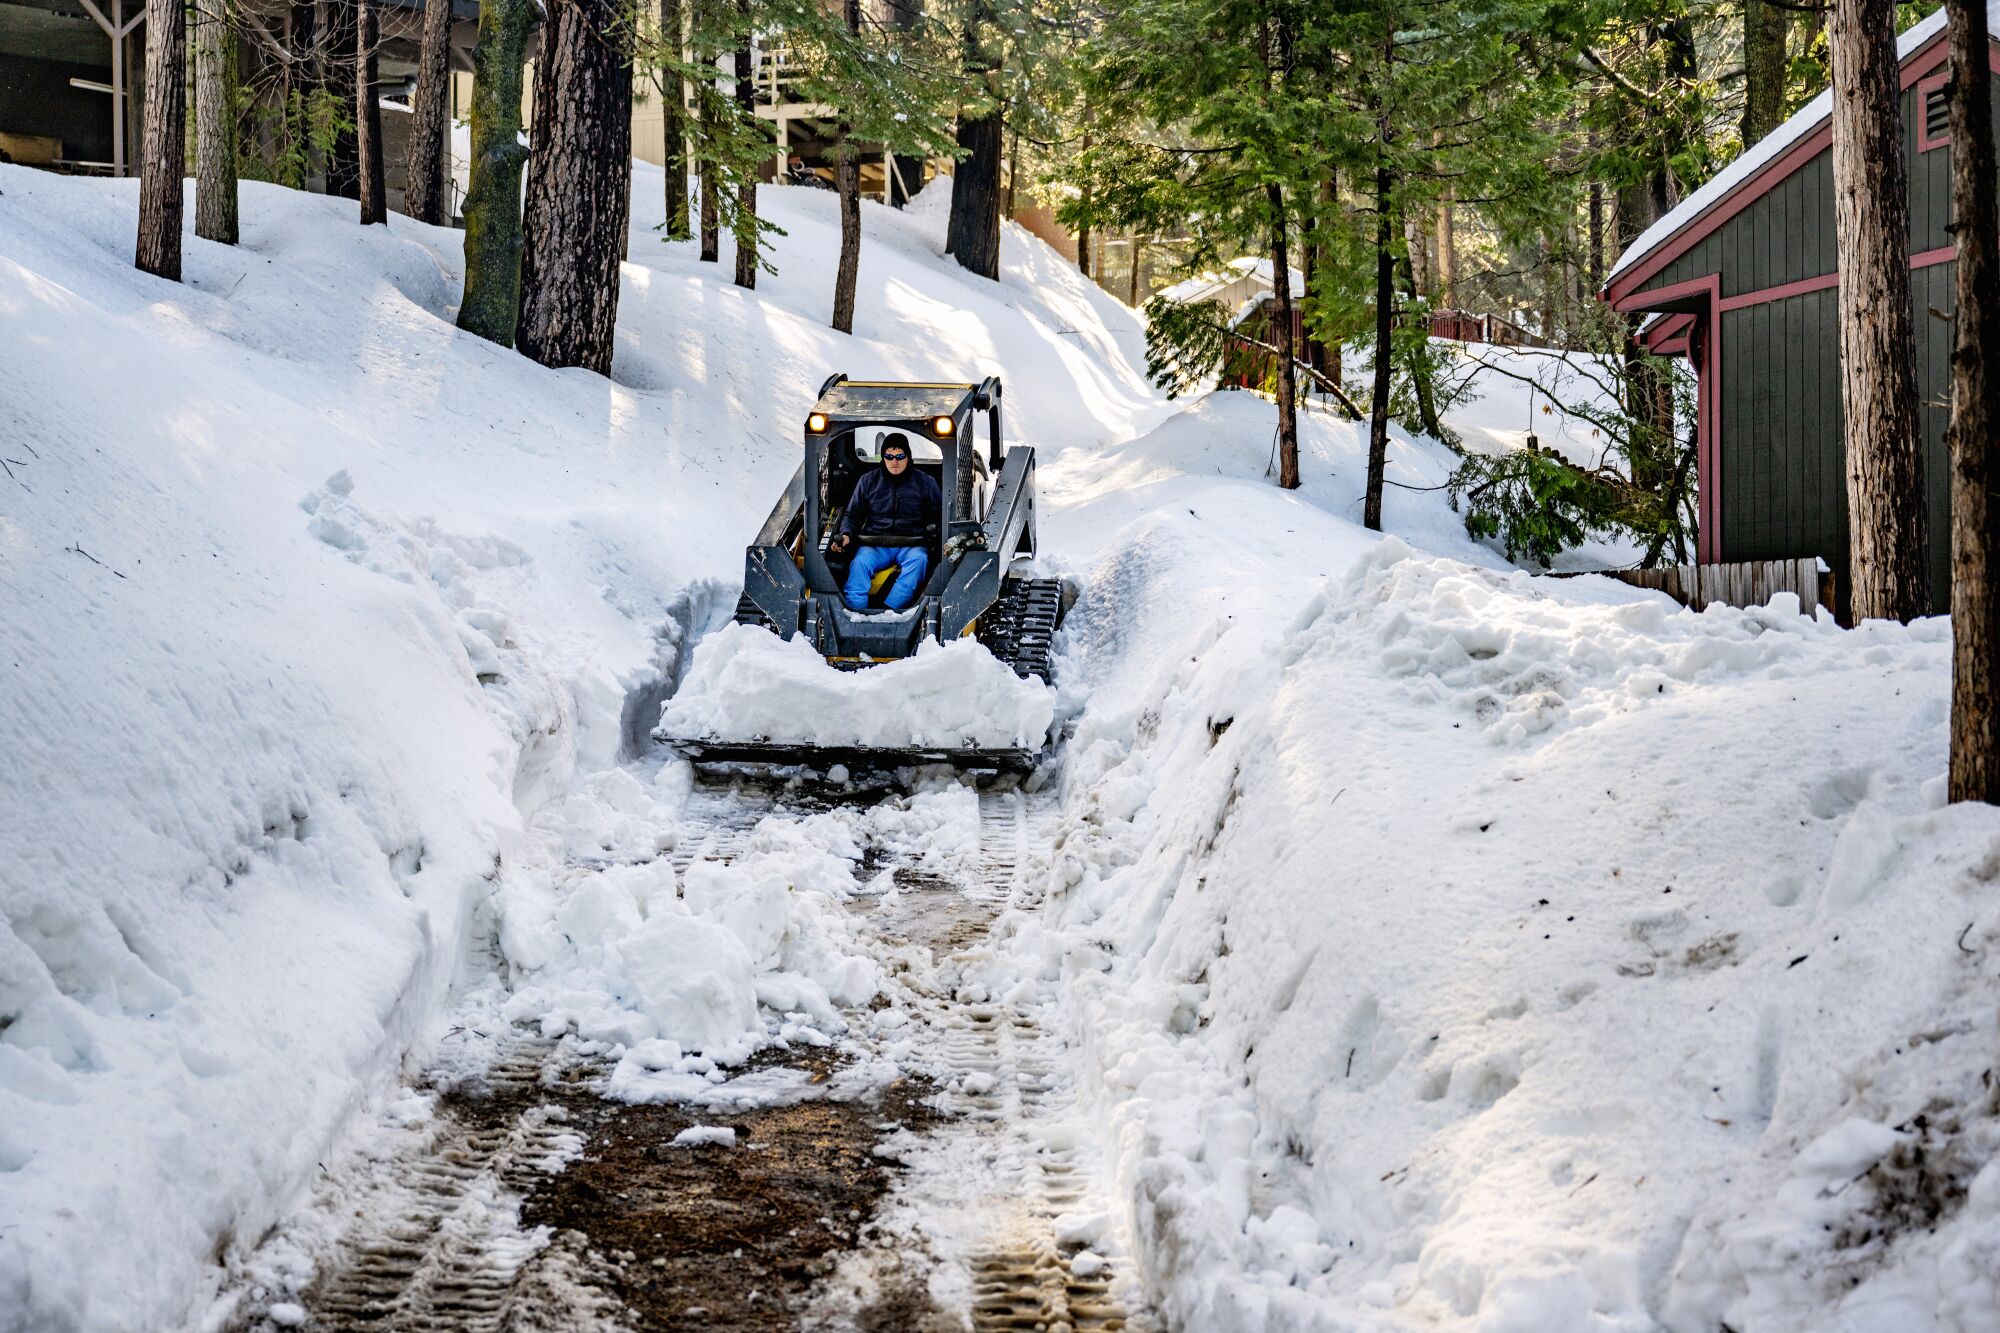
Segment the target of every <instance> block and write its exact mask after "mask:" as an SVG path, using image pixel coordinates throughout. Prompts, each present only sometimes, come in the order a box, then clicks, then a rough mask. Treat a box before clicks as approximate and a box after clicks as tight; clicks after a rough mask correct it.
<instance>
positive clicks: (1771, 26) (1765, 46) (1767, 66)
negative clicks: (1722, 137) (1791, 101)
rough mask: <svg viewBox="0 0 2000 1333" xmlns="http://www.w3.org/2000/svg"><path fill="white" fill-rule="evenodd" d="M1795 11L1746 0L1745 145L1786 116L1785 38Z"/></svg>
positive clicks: (1787, 68) (1787, 71)
mask: <svg viewBox="0 0 2000 1333" xmlns="http://www.w3.org/2000/svg"><path fill="white" fill-rule="evenodd" d="M1790 27H1791V13H1790V11H1789V10H1787V9H1784V8H1781V7H1780V6H1778V5H1775V4H1773V3H1771V0H1743V146H1744V147H1745V148H1749V147H1750V146H1751V145H1753V144H1755V143H1756V142H1757V141H1758V140H1759V139H1762V138H1763V137H1764V136H1765V135H1767V134H1769V133H1770V132H1771V131H1772V130H1775V129H1777V128H1778V126H1779V125H1780V124H1781V123H1782V122H1783V121H1784V119H1785V82H1786V79H1787V78H1788V76H1789V74H1790V66H1789V64H1788V63H1787V61H1786V58H1785V38H1786V36H1787V34H1788V30H1789V29H1790Z"/></svg>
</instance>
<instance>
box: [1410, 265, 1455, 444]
mask: <svg viewBox="0 0 2000 1333" xmlns="http://www.w3.org/2000/svg"><path fill="white" fill-rule="evenodd" d="M1405 272H1406V273H1408V274H1409V286H1408V288H1407V291H1408V294H1409V297H1410V304H1411V305H1412V306H1413V307H1414V306H1415V305H1416V303H1417V299H1418V296H1419V293H1420V291H1421V289H1420V288H1419V287H1418V286H1417V275H1416V263H1415V261H1414V260H1412V262H1411V263H1410V265H1409V267H1408V268H1407V269H1405ZM1407 369H1408V372H1409V376H1410V391H1411V393H1412V394H1413V395H1414V396H1415V397H1416V400H1417V421H1418V423H1419V424H1420V425H1422V426H1423V428H1424V434H1426V435H1428V436H1430V437H1431V438H1432V439H1434V440H1443V439H1445V438H1446V436H1445V428H1444V422H1443V421H1441V420H1439V419H1438V411H1437V388H1436V385H1435V384H1434V383H1433V382H1432V378H1431V372H1430V366H1429V363H1428V362H1427V361H1426V360H1425V359H1424V357H1423V356H1422V355H1415V356H1412V357H1411V358H1410V363H1409V366H1408V367H1407Z"/></svg>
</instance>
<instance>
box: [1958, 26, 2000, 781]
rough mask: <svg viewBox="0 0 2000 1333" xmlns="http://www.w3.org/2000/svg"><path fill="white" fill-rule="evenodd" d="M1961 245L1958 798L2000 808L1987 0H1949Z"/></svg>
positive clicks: (1996, 307) (1999, 411)
mask: <svg viewBox="0 0 2000 1333" xmlns="http://www.w3.org/2000/svg"><path fill="white" fill-rule="evenodd" d="M1945 8H1946V10H1947V11H1948V14H1949V19H1948V26H1949V28H1950V36H1949V41H1950V43H1951V90H1950V98H1951V176H1952V216H1953V217H1954V219H1955V220H1956V221H1955V224H1954V228H1953V235H1954V238H1955V239H1956V240H1957V242H1958V271H1957V274H1956V282H1957V288H1958V290H1957V298H1958V299H1957V306H1958V315H1957V328H1956V330H1955V337H1954V341H1953V347H1952V353H1951V365H1952V394H1951V429H1950V432H1949V435H1950V444H1951V461H1952V486H1951V532H1952V542H1951V629H1952V656H1951V777H1950V787H1951V799H1952V800H1954V801H1985V802H1986V803H1987V804H1989V805H2000V445H1996V442H1995V438H1994V437H1995V435H1996V434H2000V367H1996V366H1995V365H1994V364H1993V359H1992V358H1993V357H1994V355H1995V354H1996V351H2000V204H1996V201H1995V198H1994V194H1995V187H1994V179H1993V178H1994V166H1995V164H1994V148H1993V113H1992V105H1993V93H1992V84H1993V76H1992V71H1991V68H1990V67H1989V65H1988V57H1987V50H1988V45H1989V43H1988V36H1989V34H1988V32H1987V28H1986V4H1985V0H1946V5H1945Z"/></svg>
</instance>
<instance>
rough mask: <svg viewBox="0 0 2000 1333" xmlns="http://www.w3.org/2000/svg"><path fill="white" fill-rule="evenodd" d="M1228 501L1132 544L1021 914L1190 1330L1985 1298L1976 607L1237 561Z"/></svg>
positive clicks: (1095, 608)
mask: <svg viewBox="0 0 2000 1333" xmlns="http://www.w3.org/2000/svg"><path fill="white" fill-rule="evenodd" d="M1207 512H1208V511H1206V510H1204V513H1205V514H1206V513H1207ZM1193 525H1194V520H1193V519H1191V518H1188V519H1183V520H1180V521H1177V522H1174V523H1171V524H1167V523H1164V522H1163V520H1160V519H1158V518H1155V519H1153V520H1152V521H1151V522H1150V523H1147V524H1145V525H1144V526H1143V527H1142V528H1141V529H1140V531H1139V532H1138V533H1133V532H1124V533H1117V534H1113V535H1112V536H1111V537H1109V538H1108V539H1107V540H1106V542H1105V553H1104V556H1103V558H1102V560H1101V561H1100V563H1099V564H1098V565H1097V566H1096V567H1095V568H1094V569H1093V570H1092V571H1090V576H1089V581H1088V582H1087V583H1086V585H1085V591H1084V593H1083V596H1082V598H1081V600H1080V601H1079V602H1078V616H1079V617H1080V618H1079V619H1078V620H1076V621H1074V622H1073V624H1074V632H1073V640H1072V645H1071V647H1072V653H1073V660H1072V662H1071V663H1070V665H1071V667H1072V669H1073V671H1074V672H1075V673H1077V674H1079V675H1083V676H1086V677H1087V678H1089V679H1090V680H1091V681H1092V683H1093V687H1094V688H1093V692H1092V694H1091V696H1090V698H1089V700H1088V704H1087V707H1086V708H1085V709H1084V711H1083V713H1082V716H1081V718H1080V720H1079V721H1078V723H1077V726H1076V731H1075V735H1074V738H1073V740H1072V742H1071V744H1070V747H1069V751H1068V753H1069V761H1068V769H1067V772H1066V774H1065V801H1066V810H1067V814H1066V822H1065V827H1064V830H1063V832H1062V834H1061V845H1062V849H1063V850H1062V855H1061V869H1060V873H1059V879H1058V883H1057V885H1056V888H1057V889H1058V891H1059V896H1058V902H1059V903H1060V910H1061V911H1062V912H1063V914H1064V917H1065V921H1066V926H1065V932H1066V933H1064V934H1062V935H1059V936H1053V937H1049V938H1046V939H1040V940H1037V939H1034V938H1026V939H1024V941H1023V943H1024V946H1032V947H1033V948H1036V949H1041V950H1046V951H1048V952H1050V953H1053V954H1056V955H1059V956H1061V957H1065V958H1067V959H1068V960H1069V963H1070V966H1071V968H1072V969H1073V971H1074V973H1075V975H1076V978H1077V979H1076V981H1075V983H1074V984H1075V986H1076V995H1077V998H1078V999H1079V1001H1080V1002H1081V1004H1082V1006H1083V1009H1084V1016H1083V1019H1082V1025H1083V1031H1084V1033H1085V1040H1086V1042H1087V1043H1088V1044H1089V1046H1090V1048H1091V1051H1092V1056H1093V1061H1094V1065H1095V1068H1096V1069H1097V1071H1098V1078H1099V1080H1100V1089H1101V1094H1102V1096H1101V1110H1102V1113H1103V1114H1104V1116H1105V1117H1106V1122H1107V1125H1108V1133H1109V1134H1110V1136H1111V1138H1112V1141H1113V1145H1114V1152H1115V1153H1116V1155H1117V1160H1118V1164H1119V1173H1120V1176H1121V1179H1122V1180H1123V1182H1124V1184H1125V1186H1126V1189H1127V1191H1128V1198H1129V1200H1130V1206H1131V1208H1132V1221H1133V1224H1134V1230H1135V1234H1136V1235H1137V1236H1138V1238H1139V1242H1140V1244H1139V1249H1140V1252H1141V1255H1142V1257H1143V1259H1144V1260H1145V1262H1146V1263H1147V1264H1148V1265H1149V1277H1150V1279H1151V1280H1152V1281H1153V1282H1154V1283H1156V1284H1157V1287H1158V1289H1159V1290H1160V1291H1161V1292H1163V1293H1164V1306H1165V1311H1164V1312H1165V1314H1166V1315H1167V1317H1168V1319H1169V1322H1170V1323H1171V1324H1173V1325H1176V1326H1183V1327H1196V1328H1203V1329H1214V1330H1229V1329H1244V1330H1249V1329H1328V1330H1334V1329H1339V1330H1349V1329H1357V1328H1360V1329H1403V1328H1418V1327H1435V1326H1441V1325H1445V1326H1452V1327H1466V1328H1476V1329H1482V1330H1486V1329H1492V1330H1502V1329H1507V1330H1513V1329H1524V1330H1525V1329H1533V1330H1537V1331H1538V1333H1541V1331H1544V1330H1546V1331H1549V1333H1560V1331H1562V1330H1595V1331H1602V1330H1633V1331H1635V1333H1636V1331H1637V1330H1650V1329H1654V1328H1658V1327H1661V1326H1662V1325H1665V1326H1667V1327H1671V1328H1675V1329H1689V1330H1694V1329H1713V1328H1716V1327H1720V1326H1723V1325H1725V1324H1726V1325H1727V1326H1728V1327H1731V1328H1735V1329H1738V1330H1752V1329H1754V1330H1760V1331H1764V1330H1815V1331H1817V1330H1824V1329H1845V1330H1861V1329H1870V1330H1874V1329H1880V1330H1888V1329H1936V1330H1947V1329H1949V1330H1965V1331H1968V1333H1969V1330H1972V1329H1976V1328H1984V1327H1990V1326H1991V1323H1992V1319H1993V1312H1994V1310H1995V1308H1996V1307H1995V1289H1994V1287H1993V1285H1992V1281H1991V1270H1990V1267H1983V1266H1984V1265H1989V1264H1990V1261H1991V1259H1992V1257H1993V1256H1994V1254H1995V1253H1996V1252H2000V1248H1996V1247H2000V1226H1996V1222H2000V1218H1996V1214H1995V1211H1994V1209H1995V1199H1996V1198H2000V1189H1996V1188H1995V1187H1994V1185H1993V1179H1992V1178H1989V1177H1992V1173H1991V1172H1990V1171H1988V1170H1987V1164H1988V1162H1990V1160H1991V1158H1992V1155H1993V1150H1994V1148H1995V1146H2000V1121H1996V1118H1995V1111H1994V1099H1993V1097H1992V1096H1991V1094H1990V1092H1989V1091H1988V1090H1987V1088H1986V1084H1987V1082H1990V1076H1989V1075H1988V1073H1987V1071H1988V1070H1989V1068H1990V1065H1991V1018H1990V1015H1991V1012H1992V1009H1993V1007H1994V1005H1995V1003H1996V1001H2000V993H1996V992H1997V991H2000V986H1996V983H1994V982H1993V981H1992V980H1991V979H1990V977H1991V969H1990V967H1989V966H1987V965H1988V964H1990V962H1991V961H1992V957H1993V956H1994V955H1995V954H1996V953H2000V899H1996V898H1995V897H1994V895H1993V894H1992V892H1991V881H1992V879H1993V878H1994V875H1995V871H1994V865H1995V861H1994V853H1993V850H1992V849H1993V848H1994V847H1995V846H2000V815H1996V812H1994V811H1992V810H1990V809H1985V808H1953V809H1948V810H1944V809H1938V808H1937V801H1938V799H1939V782H1940V780H1941V779H1940V777H1939V775H1940V774H1941V772H1942V767H1943V759H1944V741H1945V737H1944V723H1945V717H1946V694H1947V687H1948V663H1949V642H1948V635H1947V633H1946V627H1945V625H1944V623H1943V622H1942V621H1924V622H1918V623H1917V624H1915V625H1912V626H1910V627H1907V628H1905V627H1898V626H1893V625H1882V624H1871V625H1868V626H1865V627H1863V628H1861V629H1859V630H1856V631H1851V632H1849V631H1842V630H1839V629H1838V628H1836V627H1834V626H1833V625H1831V624H1830V623H1828V622H1825V621H1811V620H1807V619H1805V618H1803V617H1800V616H1798V615H1797V614H1796V613H1795V607H1793V606H1792V605H1790V604H1784V603H1779V604H1774V605H1773V606H1772V607H1770V608H1764V609H1751V610H1745V611H1733V610H1728V609H1725V608H1714V609H1711V610H1710V611H1708V612H1706V613H1704V614H1701V615H1693V614H1689V613H1686V612H1683V611H1680V610H1679V609H1678V608H1675V607H1673V606H1672V605H1671V604H1670V603H1668V602H1666V601H1665V600H1664V599H1661V598H1658V597H1654V596H1649V595H1645V594H1638V593H1634V592H1632V591H1631V590H1627V589H1623V588H1620V587H1617V586H1615V585H1609V584H1603V583H1598V582H1597V581H1594V580H1572V581H1553V580H1547V579H1538V578H1532V577H1529V576H1527V575H1524V574H1520V573H1514V572H1504V571H1499V570H1494V569H1486V568H1480V567H1478V566H1476V565H1470V564H1466V563H1461V562H1459V561H1456V560H1446V559H1439V558H1436V557H1435V556H1430V555H1425V554H1420V553H1418V552H1415V551H1412V550H1411V549H1409V548H1408V547H1407V546H1406V545H1404V544H1402V543H1400V542H1397V541H1395V540H1393V539H1391V540H1389V541H1385V542H1383V543H1381V544H1380V545H1379V546H1376V547H1374V548H1372V549H1370V550H1368V551H1367V552H1366V553H1365V554H1364V555H1362V557H1361V558H1360V559H1358V560H1356V561H1354V562H1352V563H1351V564H1350V565H1349V566H1348V567H1347V568H1346V569H1344V570H1342V571H1340V572H1338V573H1336V574H1334V575H1333V576H1332V577H1330V578H1326V579H1323V580H1289V581H1288V580H1285V579H1283V577H1282V574H1281V572H1280V570H1279V567H1277V566H1276V565H1275V564H1274V563H1272V561H1273V560H1274V559H1275V558H1279V557H1282V558H1286V559H1296V558H1297V555H1296V553H1295V552H1285V551H1284V550H1283V548H1282V547H1278V546H1275V545H1274V546H1273V547H1272V548H1271V549H1270V552H1269V554H1268V555H1267V554H1266V553H1265V551H1264V550H1262V549H1260V548H1257V547H1251V548H1248V549H1247V550H1246V551H1245V552H1244V553H1242V554H1241V555H1240V556H1239V558H1238V565H1237V569H1236V574H1237V580H1236V582H1235V584H1234V585H1233V586H1232V585H1231V584H1229V583H1224V582H1221V581H1217V583H1216V584H1215V585H1205V584H1204V583H1203V582H1202V581H1201V580H1199V579H1194V580H1190V579H1188V578H1186V577H1184V572H1183V571H1184V567H1183V565H1182V564H1181V563H1180V562H1181V561H1182V560H1186V559H1189V557H1185V556H1183V555H1181V554H1179V548H1178V546H1177V544H1176V543H1173V542H1164V543H1163V541H1162V538H1163V535H1164V534H1166V533H1170V532H1171V533H1179V532H1181V531H1184V530H1185V529H1186V528H1188V527H1191V526H1193ZM1298 526H1299V527H1300V528H1301V529H1308V525H1307V524H1305V523H1300V524H1299V525H1298ZM1304 535H1305V534H1304V533H1303V532H1302V533H1301V534H1300V536H1304ZM1294 540H1298V538H1296V537H1295V538H1294ZM1338 540H1339V538H1338V534H1337V533H1336V532H1334V531H1333V530H1332V525H1329V527H1328V530H1326V531H1324V532H1322V533H1320V534H1318V535H1317V537H1316V538H1309V539H1307V540H1305V541H1303V542H1302V543H1301V544H1302V545H1305V546H1307V547H1309V548H1310V547H1314V546H1319V545H1332V544H1333V543H1335V542H1336V541H1338ZM1162 545H1164V546H1165V547H1166V551H1165V553H1164V554H1161V553H1160V548H1161V547H1162ZM1135 549H1136V550H1142V551H1152V552H1154V553H1155V554H1153V555H1152V556H1150V557H1149V558H1147V559H1143V560H1139V559H1135V558H1134V556H1133V554H1132V552H1133V551H1134V550H1135ZM1236 588H1251V589H1256V591H1254V592H1238V591H1236V590H1235V589H1236ZM1287 594H1289V599H1288V596H1287ZM1170 595H1177V596H1179V597H1180V598H1181V600H1182V601H1183V602H1184V603H1186V602H1188V601H1190V600H1191V601H1192V603H1193V606H1194V607H1195V608H1199V610H1189V611H1184V612H1183V617H1182V623H1181V624H1180V625H1179V626H1177V627H1175V628H1172V629H1164V628H1161V627H1159V626H1157V625H1149V624H1147V623H1146V621H1145V617H1146V616H1147V615H1148V614H1149V612H1150V610H1151V609H1152V608H1153V607H1154V606H1155V605H1156V604H1158V602H1160V601H1161V600H1164V599H1165V598H1167V597H1168V596H1170ZM1203 611H1206V612H1207V613H1208V614H1203ZM1107 944H1108V945H1109V952H1107V951H1106V947H1105V946H1106V945H1107ZM1042 966H1043V967H1044V969H1046V967H1047V966H1048V964H1043V965H1042Z"/></svg>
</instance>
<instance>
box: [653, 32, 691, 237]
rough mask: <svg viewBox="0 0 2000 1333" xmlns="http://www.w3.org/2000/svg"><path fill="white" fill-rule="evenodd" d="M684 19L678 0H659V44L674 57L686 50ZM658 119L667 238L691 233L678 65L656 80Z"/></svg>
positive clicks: (684, 110) (684, 114)
mask: <svg viewBox="0 0 2000 1333" xmlns="http://www.w3.org/2000/svg"><path fill="white" fill-rule="evenodd" d="M686 29H687V23H686V20H685V16H684V14H683V11H682V6H681V0H660V44H661V46H662V47H663V48H664V49H665V51H666V52H667V53H668V54H669V55H670V56H671V57H672V58H674V59H676V60H678V59H680V58H681V57H682V55H683V54H684V53H685V52H686V49H687V48H686V42H687V32H686ZM660 84H661V88H660V121H661V129H662V131H663V133H664V134H665V137H666V144H667V155H666V156H667V160H666V171H665V173H664V174H665V177H666V196H667V198H666V204H667V239H668V240H670V241H685V240H688V239H690V238H691V237H692V236H693V235H694V231H693V229H692V228H691V227H690V226H689V218H688V153H687V129H688V127H687V80H686V79H685V78H683V77H682V75H681V73H680V71H679V70H678V69H670V70H667V71H665V77H664V78H662V79H661V80H660Z"/></svg>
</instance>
